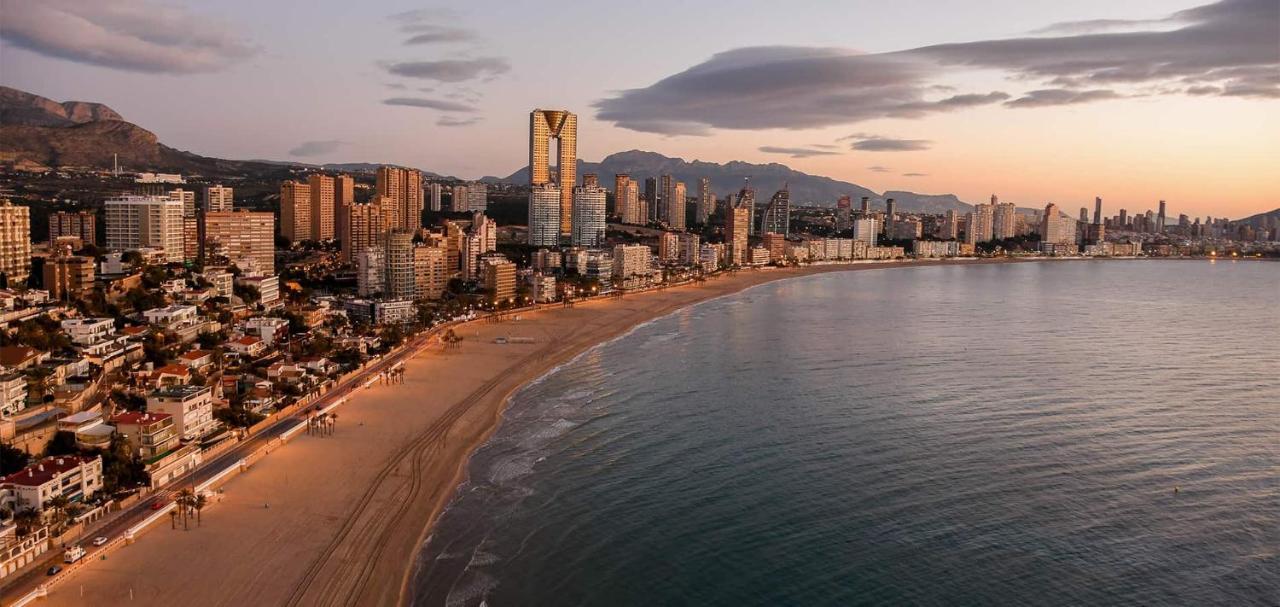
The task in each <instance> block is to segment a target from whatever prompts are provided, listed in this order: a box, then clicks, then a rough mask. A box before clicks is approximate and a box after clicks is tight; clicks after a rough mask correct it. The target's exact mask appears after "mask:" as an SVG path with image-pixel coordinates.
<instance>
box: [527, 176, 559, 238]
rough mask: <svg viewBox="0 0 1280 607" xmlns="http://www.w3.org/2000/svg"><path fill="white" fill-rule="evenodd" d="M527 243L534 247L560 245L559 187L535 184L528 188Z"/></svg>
mask: <svg viewBox="0 0 1280 607" xmlns="http://www.w3.org/2000/svg"><path fill="white" fill-rule="evenodd" d="M528 225H529V244H530V245H533V246H535V247H555V246H559V245H560V188H557V187H555V186H552V185H536V186H533V187H531V188H529V222H528Z"/></svg>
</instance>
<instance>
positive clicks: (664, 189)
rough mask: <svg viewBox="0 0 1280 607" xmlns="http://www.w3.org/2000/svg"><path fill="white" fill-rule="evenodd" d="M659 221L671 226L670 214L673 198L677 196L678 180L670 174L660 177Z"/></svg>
mask: <svg viewBox="0 0 1280 607" xmlns="http://www.w3.org/2000/svg"><path fill="white" fill-rule="evenodd" d="M658 179H659V181H658V221H661V222H663V223H665V224H667V227H671V221H670V219H669V218H670V215H671V210H670V209H669V207H670V206H671V199H672V198H674V197H675V195H676V193H675V184H676V180H675V178H674V177H672V176H670V175H663V176H661V177H659V178H658Z"/></svg>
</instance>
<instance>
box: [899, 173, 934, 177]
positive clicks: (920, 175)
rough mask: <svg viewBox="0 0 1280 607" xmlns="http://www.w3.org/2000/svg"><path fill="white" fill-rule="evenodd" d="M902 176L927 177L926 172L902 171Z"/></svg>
mask: <svg viewBox="0 0 1280 607" xmlns="http://www.w3.org/2000/svg"><path fill="white" fill-rule="evenodd" d="M902 176H903V177H928V176H929V174H928V173H903V174H902Z"/></svg>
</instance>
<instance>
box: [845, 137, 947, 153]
mask: <svg viewBox="0 0 1280 607" xmlns="http://www.w3.org/2000/svg"><path fill="white" fill-rule="evenodd" d="M837 141H853V143H851V144H849V149H851V150H857V151H860V152H918V151H921V150H927V149H929V148H931V147H933V142H932V141H929V140H928V139H895V138H893V137H882V136H880V135H871V134H868V133H854V134H852V135H846V136H844V137H841V138H840V139H838V140H837Z"/></svg>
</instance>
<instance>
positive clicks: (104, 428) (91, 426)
mask: <svg viewBox="0 0 1280 607" xmlns="http://www.w3.org/2000/svg"><path fill="white" fill-rule="evenodd" d="M58 430H59V431H60V432H70V433H72V434H74V435H75V436H76V445H77V446H79V447H81V448H83V449H105V448H107V447H109V446H111V436H112V435H114V434H115V431H116V429H115V428H114V427H113V426H110V425H108V424H105V423H103V422H102V413H101V412H98V411H81V412H79V413H73V414H71V415H68V416H66V417H64V418H62V419H60V420H58Z"/></svg>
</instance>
